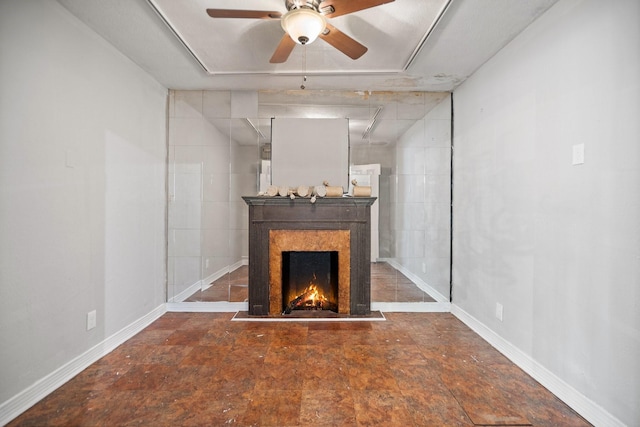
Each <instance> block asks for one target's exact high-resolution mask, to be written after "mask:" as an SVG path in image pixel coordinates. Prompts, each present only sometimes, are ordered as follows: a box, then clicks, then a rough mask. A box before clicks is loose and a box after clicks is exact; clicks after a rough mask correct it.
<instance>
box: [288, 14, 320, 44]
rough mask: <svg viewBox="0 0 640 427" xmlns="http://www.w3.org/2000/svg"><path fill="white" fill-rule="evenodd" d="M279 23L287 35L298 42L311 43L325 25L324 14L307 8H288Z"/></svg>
mask: <svg viewBox="0 0 640 427" xmlns="http://www.w3.org/2000/svg"><path fill="white" fill-rule="evenodd" d="M281 23H282V28H283V29H284V30H285V31H286V32H287V34H289V37H291V39H292V40H293V41H294V42H296V43H298V44H309V43H313V41H314V40H315V39H317V38H318V36H319V35H320V34H321V33H322V32H323V31H324V29H325V28H326V26H327V21H326V19H325V18H324V16H322V15H321V14H320V13H318V12H316V11H314V10H312V9H307V8H299V9H293V10H290V11H289V12H287V13H286V14H285V15H284V16H283V17H282V21H281Z"/></svg>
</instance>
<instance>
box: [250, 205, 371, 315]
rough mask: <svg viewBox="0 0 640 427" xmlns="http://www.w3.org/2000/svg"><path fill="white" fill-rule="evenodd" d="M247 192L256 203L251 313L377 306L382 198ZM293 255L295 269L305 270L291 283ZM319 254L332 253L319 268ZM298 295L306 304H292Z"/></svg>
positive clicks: (362, 310)
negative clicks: (375, 239)
mask: <svg viewBox="0 0 640 427" xmlns="http://www.w3.org/2000/svg"><path fill="white" fill-rule="evenodd" d="M243 199H244V201H245V202H246V203H247V205H249V315H250V316H274V317H275V316H278V317H281V316H288V315H295V314H297V315H306V316H309V315H313V316H317V315H320V316H322V315H323V313H326V315H327V316H331V315H335V314H336V313H338V315H347V316H360V315H369V314H370V313H371V252H370V248H371V222H370V206H371V204H373V202H374V201H375V198H372V197H358V198H347V197H339V198H323V199H320V198H319V199H318V200H317V201H316V203H315V204H311V203H310V202H309V200H308V199H302V198H298V199H294V200H292V199H290V198H285V197H282V198H278V197H243ZM292 256H293V258H294V260H293V264H294V265H293V268H295V269H298V270H301V271H298V272H297V273H296V274H298V273H299V275H300V276H301V277H299V278H298V279H297V280H296V282H295V285H291V284H290V283H288V282H289V281H290V276H291V273H292V270H291V268H292V266H291V262H292V261H291V258H292ZM315 257H318V258H320V259H322V258H324V261H322V263H323V264H325V267H324V269H323V270H318V269H317V268H316V267H315V265H316V264H317V263H318V262H319V261H318V260H317V259H315ZM295 258H300V259H295ZM314 274H315V278H314ZM305 275H306V276H305ZM336 282H337V283H336ZM310 286H314V287H315V288H313V289H310ZM316 291H317V294H316ZM319 294H322V295H323V297H324V299H322V298H321V297H320V296H319ZM318 298H320V300H321V301H323V302H319V301H318V300H317V299H318ZM296 299H298V303H300V305H299V306H298V307H297V308H293V307H289V306H290V305H291V304H292V302H293V301H295V300H296ZM294 306H295V304H294ZM287 311H289V313H286V312H287ZM312 313H313V314H312Z"/></svg>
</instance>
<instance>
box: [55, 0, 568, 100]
mask: <svg viewBox="0 0 640 427" xmlns="http://www.w3.org/2000/svg"><path fill="white" fill-rule="evenodd" d="M58 1H59V2H60V3H61V4H62V5H63V6H64V7H66V8H67V9H68V10H69V11H70V12H71V13H73V14H74V15H76V16H77V17H78V18H79V19H80V20H81V21H83V22H85V23H86V24H87V25H88V26H89V27H91V28H93V29H94V30H95V31H96V32H97V33H98V34H100V35H101V36H102V37H104V38H105V39H106V40H107V41H109V42H110V43H111V44H113V45H114V46H115V47H116V48H117V49H118V50H120V51H121V52H123V53H124V54H125V55H126V56H128V57H129V58H130V59H132V60H133V61H134V62H135V63H137V64H138V65H139V66H140V67H142V68H143V69H144V70H146V71H147V72H148V73H150V74H151V75H152V76H154V77H155V78H156V79H157V80H158V81H159V82H160V83H161V84H163V85H164V86H166V87H167V88H170V89H182V90H202V89H211V90H265V89H269V90H290V89H297V88H299V87H300V84H301V82H302V68H303V54H304V51H305V48H304V47H302V46H296V48H295V49H294V51H293V53H292V54H291V56H290V58H289V60H288V61H287V62H286V63H284V64H270V63H269V58H270V57H271V55H272V54H273V51H274V49H275V47H276V45H277V44H278V42H279V40H280V38H281V37H282V34H283V30H282V29H281V27H280V22H279V21H277V20H276V21H274V20H252V19H213V18H210V17H209V16H208V15H207V14H206V9H207V8H220V9H225V8H230V9H258V10H279V11H282V12H285V11H286V8H285V6H284V0H243V1H242V2H240V1H238V0H108V1H106V0H58ZM556 1H557V0H450V1H449V0H395V2H393V3H388V4H385V5H381V6H377V7H374V8H371V9H366V10H362V11H358V12H355V13H352V14H349V15H345V16H341V17H336V18H332V19H331V20H330V22H331V24H332V25H334V26H335V27H337V28H338V29H340V30H341V31H343V32H344V33H346V34H348V35H349V36H350V37H352V38H354V39H356V40H357V41H359V42H360V43H362V44H364V45H366V46H367V47H368V48H369V50H368V52H367V53H365V54H364V55H363V56H362V57H361V58H360V59H358V60H355V61H354V60H351V59H350V58H348V57H346V56H345V55H344V54H342V53H341V52H339V51H337V50H336V49H334V48H333V47H331V46H329V45H328V44H327V43H325V42H324V41H323V40H317V41H315V42H314V43H312V44H310V45H309V46H307V48H306V74H307V75H308V80H307V82H306V84H305V85H306V87H307V89H312V90H364V91H436V92H441V91H451V90H453V89H454V88H455V87H456V86H457V85H459V84H460V83H461V82H463V81H464V80H465V79H466V78H467V77H468V76H470V75H471V74H472V73H473V72H474V71H475V70H476V69H477V68H478V67H479V66H480V65H482V64H483V63H484V62H486V61H487V60H488V59H489V58H491V57H492V56H493V55H494V54H495V53H496V52H497V51H498V50H500V49H501V48H502V47H503V46H504V45H506V44H507V43H508V42H509V41H510V40H512V39H513V38H514V37H515V36H516V35H517V34H519V33H520V32H522V31H523V30H524V29H525V28H526V27H527V26H528V25H529V24H530V23H531V22H532V21H533V20H535V19H536V18H537V17H538V16H540V15H541V14H542V13H543V12H544V11H545V10H546V9H548V8H549V7H550V6H551V5H553V3H555V2H556ZM156 9H157V11H156ZM444 9H446V10H445V11H444V14H443V15H442V17H441V19H440V20H439V21H438V22H437V25H435V27H434V28H433V30H432V31H431V26H432V24H433V23H434V21H435V20H436V19H437V18H438V16H439V13H440V12H441V11H442V10H444ZM158 12H159V13H158ZM167 23H170V24H171V25H172V26H173V28H172V29H170V28H169V26H168V25H167ZM177 35H180V37H182V39H183V40H179V39H178V36H177ZM427 35H428V37H427V38H426V41H425V42H424V44H423V45H422V46H421V45H420V44H421V43H420V42H421V40H422V39H423V38H424V37H425V36H427ZM187 46H188V48H189V49H191V51H192V52H193V54H192V53H191V52H190V51H189V49H187ZM416 49H418V50H419V51H418V53H417V55H416V56H415V59H413V61H412V62H411V64H410V65H409V66H408V67H407V63H408V61H409V60H410V59H411V57H412V53H413V52H414V50H416ZM196 57H197V58H198V60H197V59H196ZM201 63H202V64H205V66H206V68H207V69H208V70H209V72H208V71H206V70H205V67H203V66H202V65H201Z"/></svg>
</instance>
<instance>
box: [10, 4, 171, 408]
mask: <svg viewBox="0 0 640 427" xmlns="http://www.w3.org/2000/svg"><path fill="white" fill-rule="evenodd" d="M0 52H1V53H2V59H1V60H0V93H1V94H2V95H1V97H0V195H1V198H0V236H2V237H1V238H0V384H1V385H0V405H3V404H4V403H6V402H7V400H8V399H10V398H11V397H14V396H15V395H17V394H19V393H20V392H21V391H23V390H25V389H26V388H27V387H29V386H31V385H33V384H35V383H36V382H37V381H39V380H41V379H42V378H43V377H45V376H47V375H49V374H50V373H52V372H54V371H55V370H56V369H58V368H60V367H61V366H63V365H65V364H67V363H68V362H70V361H72V360H74V359H75V358H76V357H78V356H79V355H81V354H83V353H85V352H87V351H88V350H89V349H91V348H93V347H94V346H96V345H98V344H100V343H102V342H104V341H105V339H106V338H108V337H110V336H112V335H114V334H116V333H117V332H119V331H121V330H122V329H123V328H125V327H127V326H129V325H131V324H132V323H133V322H135V321H137V320H138V319H140V318H142V317H143V316H145V315H147V314H149V313H151V312H152V311H154V310H155V309H157V308H158V307H161V306H162V304H163V303H164V302H165V298H166V290H165V280H166V274H165V256H166V249H165V247H166V238H165V209H166V192H165V179H166V132H165V128H166V125H165V123H166V102H167V101H166V100H167V91H166V89H165V88H163V87H162V86H160V85H159V84H158V83H157V82H156V81H154V80H153V79H151V78H150V77H149V76H148V75H147V74H146V73H145V72H143V71H142V70H141V69H140V68H138V67H137V66H135V65H133V64H132V63H131V61H129V60H128V59H127V58H125V57H124V56H123V55H122V54H121V53H119V52H117V51H116V50H115V49H114V48H113V47H112V46H111V45H108V44H107V43H106V42H105V41H104V40H103V39H101V38H100V37H99V36H97V35H96V34H95V33H94V32H93V31H91V30H89V29H88V28H86V27H85V26H84V25H83V24H80V23H79V21H78V20H77V19H76V18H75V17H72V16H71V15H70V14H69V13H68V12H67V11H66V10H65V9H63V8H62V7H61V6H60V5H59V4H58V3H56V2H51V1H2V2H0ZM106 70H108V72H106ZM92 310H96V314H97V327H96V328H95V329H92V330H90V331H87V328H86V317H87V313H88V312H90V311H92ZM2 412H3V411H0V418H2V417H3V416H5V414H6V413H4V414H3V413H2Z"/></svg>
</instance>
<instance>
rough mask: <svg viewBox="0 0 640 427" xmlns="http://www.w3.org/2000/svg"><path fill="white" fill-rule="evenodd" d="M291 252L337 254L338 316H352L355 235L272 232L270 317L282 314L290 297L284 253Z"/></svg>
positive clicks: (308, 269)
mask: <svg viewBox="0 0 640 427" xmlns="http://www.w3.org/2000/svg"><path fill="white" fill-rule="evenodd" d="M291 252H300V253H323V252H324V253H327V252H328V253H335V255H334V256H335V258H336V265H335V266H334V268H333V271H332V273H333V274H335V276H336V277H335V279H336V282H337V283H336V291H337V295H336V298H335V299H336V302H337V305H338V306H337V309H338V310H337V313H339V314H349V313H350V304H349V303H350V300H351V298H350V297H351V275H350V272H351V256H350V255H351V232H350V231H349V230H270V231H269V314H270V315H277V314H279V313H282V312H283V311H284V310H283V307H282V303H281V302H282V301H284V300H285V299H286V298H289V296H290V295H286V294H285V292H284V286H283V284H284V282H285V280H284V278H283V274H282V273H283V270H284V268H283V267H284V264H285V255H284V254H287V253H289V254H291ZM288 256H289V257H290V256H291V255H288ZM305 258H306V257H305ZM303 261H304V260H303ZM306 261H308V259H307V260H306ZM302 267H303V268H304V269H306V270H307V271H311V268H312V267H311V266H310V265H308V264H307V265H303V266H302ZM249 271H251V269H249ZM249 287H251V277H249ZM296 296H297V295H296ZM289 301H291V300H289Z"/></svg>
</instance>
